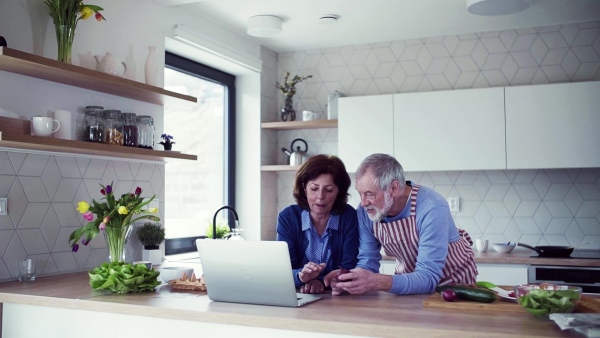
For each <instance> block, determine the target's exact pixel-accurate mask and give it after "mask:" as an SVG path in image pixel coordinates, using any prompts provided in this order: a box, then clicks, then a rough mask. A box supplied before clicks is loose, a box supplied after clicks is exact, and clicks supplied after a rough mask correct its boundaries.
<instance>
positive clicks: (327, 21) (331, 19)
mask: <svg viewBox="0 0 600 338" xmlns="http://www.w3.org/2000/svg"><path fill="white" fill-rule="evenodd" d="M339 18H340V17H339V15H335V14H326V15H323V16H322V17H320V18H319V23H320V24H323V25H332V24H334V23H336V22H337V20H338V19H339Z"/></svg>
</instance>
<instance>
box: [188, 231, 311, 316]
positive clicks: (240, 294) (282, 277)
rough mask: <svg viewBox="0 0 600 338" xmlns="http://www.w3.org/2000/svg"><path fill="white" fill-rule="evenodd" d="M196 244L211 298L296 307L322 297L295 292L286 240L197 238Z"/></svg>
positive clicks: (222, 300)
mask: <svg viewBox="0 0 600 338" xmlns="http://www.w3.org/2000/svg"><path fill="white" fill-rule="evenodd" d="M196 247H197V248H198V253H199V254H200V264H201V265H202V272H203V273H204V281H205V282H206V289H207V291H208V297H209V298H210V299H211V300H213V301H217V302H229V303H244V304H258V305H273V306H287V307H299V306H302V305H305V304H308V303H311V302H314V301H316V300H319V299H321V298H322V297H321V296H317V295H314V294H304V293H296V287H295V285H294V278H293V277H292V264H291V262H290V254H289V251H288V245H287V243H286V242H281V241H247V240H246V241H227V240H225V241H222V240H211V239H197V240H196Z"/></svg>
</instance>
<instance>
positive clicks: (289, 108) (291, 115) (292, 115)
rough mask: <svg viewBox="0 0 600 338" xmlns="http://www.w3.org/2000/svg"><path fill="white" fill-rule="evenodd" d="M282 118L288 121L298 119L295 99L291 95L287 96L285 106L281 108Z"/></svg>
mask: <svg viewBox="0 0 600 338" xmlns="http://www.w3.org/2000/svg"><path fill="white" fill-rule="evenodd" d="M281 119H282V120H284V121H287V120H288V119H289V120H290V121H294V120H296V110H294V101H293V100H292V97H291V96H286V97H285V102H284V105H283V108H281Z"/></svg>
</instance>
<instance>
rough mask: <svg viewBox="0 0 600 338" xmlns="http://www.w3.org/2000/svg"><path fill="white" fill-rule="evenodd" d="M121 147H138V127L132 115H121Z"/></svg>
mask: <svg viewBox="0 0 600 338" xmlns="http://www.w3.org/2000/svg"><path fill="white" fill-rule="evenodd" d="M122 115H123V145H124V146H128V147H137V146H138V127H137V121H136V116H135V114H134V113H123V114H122Z"/></svg>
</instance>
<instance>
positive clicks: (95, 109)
mask: <svg viewBox="0 0 600 338" xmlns="http://www.w3.org/2000/svg"><path fill="white" fill-rule="evenodd" d="M83 140H84V141H87V142H97V143H102V142H104V108H103V107H100V106H87V107H85V116H84V118H83Z"/></svg>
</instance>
